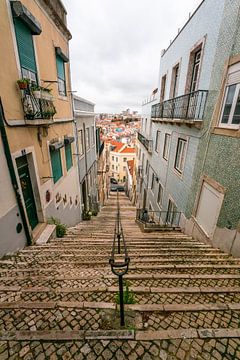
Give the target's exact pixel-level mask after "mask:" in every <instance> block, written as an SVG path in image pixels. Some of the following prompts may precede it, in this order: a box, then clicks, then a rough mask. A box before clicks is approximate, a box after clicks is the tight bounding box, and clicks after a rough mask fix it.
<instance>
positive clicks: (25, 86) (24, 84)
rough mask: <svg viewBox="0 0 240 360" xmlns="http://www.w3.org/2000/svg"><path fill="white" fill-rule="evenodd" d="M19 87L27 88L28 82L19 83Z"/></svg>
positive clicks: (21, 88)
mask: <svg viewBox="0 0 240 360" xmlns="http://www.w3.org/2000/svg"><path fill="white" fill-rule="evenodd" d="M18 87H19V89H20V90H26V89H27V87H28V84H27V83H18Z"/></svg>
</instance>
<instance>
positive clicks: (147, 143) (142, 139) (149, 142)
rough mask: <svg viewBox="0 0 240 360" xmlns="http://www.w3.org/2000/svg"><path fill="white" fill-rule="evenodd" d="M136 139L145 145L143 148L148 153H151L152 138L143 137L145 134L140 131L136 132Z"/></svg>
mask: <svg viewBox="0 0 240 360" xmlns="http://www.w3.org/2000/svg"><path fill="white" fill-rule="evenodd" d="M138 140H139V141H140V143H141V144H142V145H143V146H144V147H145V149H146V150H147V151H148V152H149V153H152V150H153V141H152V140H149V139H147V138H145V136H144V135H142V134H141V133H140V132H138Z"/></svg>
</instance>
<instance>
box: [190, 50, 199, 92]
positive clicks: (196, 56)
mask: <svg viewBox="0 0 240 360" xmlns="http://www.w3.org/2000/svg"><path fill="white" fill-rule="evenodd" d="M201 52H202V50H201V49H200V50H198V51H196V52H195V54H194V60H193V69H192V81H191V88H190V92H194V91H196V88H197V82H198V77H199V70H200V61H201Z"/></svg>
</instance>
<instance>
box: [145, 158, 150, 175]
mask: <svg viewBox="0 0 240 360" xmlns="http://www.w3.org/2000/svg"><path fill="white" fill-rule="evenodd" d="M148 170H149V161H148V160H147V162H146V170H145V171H146V175H147V176H148Z"/></svg>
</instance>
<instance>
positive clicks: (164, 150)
mask: <svg viewBox="0 0 240 360" xmlns="http://www.w3.org/2000/svg"><path fill="white" fill-rule="evenodd" d="M167 137H168V138H169V142H168V148H167V150H166V139H167ZM170 143H171V134H169V133H165V136H164V145H163V158H164V160H166V161H168V158H169V150H170Z"/></svg>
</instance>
